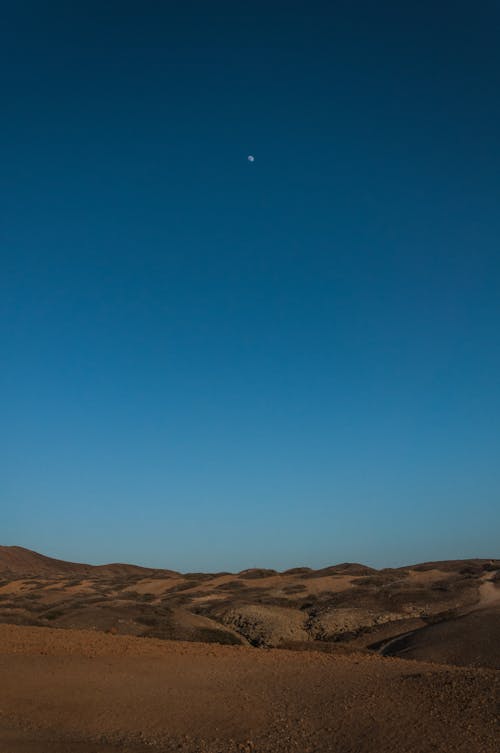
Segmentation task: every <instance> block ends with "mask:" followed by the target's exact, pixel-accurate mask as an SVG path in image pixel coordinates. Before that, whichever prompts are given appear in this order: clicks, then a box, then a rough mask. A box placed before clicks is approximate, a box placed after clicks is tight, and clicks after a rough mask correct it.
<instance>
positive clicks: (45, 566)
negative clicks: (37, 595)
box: [0, 546, 172, 578]
mask: <svg viewBox="0 0 500 753" xmlns="http://www.w3.org/2000/svg"><path fill="white" fill-rule="evenodd" d="M162 572H164V573H172V571H171V570H155V569H153V568H148V567H140V566H139V565H126V564H122V563H111V564H109V565H87V564H83V563H80V562H66V561H65V560H58V559H54V558H53V557H46V556H45V555H44V554H39V553H38V552H33V551H31V549H25V548H24V547H22V546H0V574H2V575H4V576H9V577H18V578H21V577H27V576H33V575H34V576H43V577H50V576H58V575H66V576H76V575H78V576H81V577H83V576H86V575H94V576H95V575H99V574H101V573H102V575H117V576H128V575H139V576H144V577H147V576H148V575H153V574H160V573H162Z"/></svg>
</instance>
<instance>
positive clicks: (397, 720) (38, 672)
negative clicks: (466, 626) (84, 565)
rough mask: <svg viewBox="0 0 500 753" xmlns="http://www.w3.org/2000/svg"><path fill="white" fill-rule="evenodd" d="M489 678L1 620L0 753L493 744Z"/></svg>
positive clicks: (342, 752) (416, 748) (490, 751)
mask: <svg viewBox="0 0 500 753" xmlns="http://www.w3.org/2000/svg"><path fill="white" fill-rule="evenodd" d="M499 700H500V677H499V675H498V673H495V672H492V671H488V670H469V669H458V668H450V667H443V666H440V665H432V664H424V663H419V662H408V661H401V660H398V659H384V658H381V657H379V656H373V657H371V656H365V655H361V654H359V655H356V654H355V655H352V656H331V655H324V654H319V653H314V652H291V651H277V650H257V649H252V648H246V647H232V646H231V647H229V646H228V647H225V646H217V645H214V644H212V645H208V644H193V643H190V644H188V643H179V642H167V641H156V640H148V639H143V638H132V637H128V636H111V635H105V634H102V633H95V632H86V631H72V630H64V631H63V630H53V629H49V628H28V627H18V626H12V625H0V753H112V751H114V752H115V753H118V752H120V753H136V752H137V753H139V751H141V752H142V751H152V752H153V753H159V752H160V751H163V752H164V753H167V752H168V753H169V752H170V751H184V753H202V752H203V753H235V752H236V751H246V753H250V752H251V753H259V752H260V753H285V752H286V753H292V752H293V751H296V752H297V753H307V752H308V751H309V753H313V752H314V753H430V752H431V751H433V752H434V753H435V752H436V751H439V752H441V753H445V752H446V753H448V752H449V753H461V752H463V753H498V750H499V749H500V728H499V724H498V716H497V714H498V703H499Z"/></svg>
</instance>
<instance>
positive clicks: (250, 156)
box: [247, 154, 255, 162]
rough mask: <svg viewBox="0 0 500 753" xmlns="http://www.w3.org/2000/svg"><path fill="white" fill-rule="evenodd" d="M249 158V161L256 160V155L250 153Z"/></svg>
mask: <svg viewBox="0 0 500 753" xmlns="http://www.w3.org/2000/svg"><path fill="white" fill-rule="evenodd" d="M247 160H248V161H249V162H255V157H254V156H253V154H249V155H248V157H247Z"/></svg>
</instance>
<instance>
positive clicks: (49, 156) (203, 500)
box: [0, 1, 500, 570]
mask: <svg viewBox="0 0 500 753" xmlns="http://www.w3.org/2000/svg"><path fill="white" fill-rule="evenodd" d="M4 6H5V7H4V8H3V9H2V11H1V15H2V23H1V24H0V26H1V31H0V50H1V52H0V55H1V57H2V61H1V63H2V64H1V66H0V83H1V91H2V104H1V105H0V107H1V113H2V117H1V119H0V134H1V139H0V157H1V166H2V169H1V171H0V191H1V197H2V201H1V207H0V250H1V274H0V344H1V352H2V364H3V365H2V369H1V373H0V388H1V395H2V404H3V408H2V422H1V425H2V428H1V430H0V456H1V458H2V459H1V461H0V463H1V473H0V494H1V508H0V537H1V543H4V544H19V545H23V546H27V547H29V548H33V549H36V550H39V551H42V552H44V553H47V554H50V555H52V556H59V557H63V558H67V559H74V560H82V561H89V562H105V561H116V560H121V561H133V562H137V563H142V564H147V565H154V566H164V567H171V568H176V569H181V570H221V569H228V570H238V569H242V568H245V567H250V566H269V567H277V568H286V567H291V566H296V565H302V564H307V565H311V566H317V567H318V566H323V565H326V564H330V563H335V562H340V561H346V560H348V561H362V562H365V563H367V564H373V565H375V566H390V565H398V564H405V563H406V564H407V563H410V562H416V561H423V560H427V559H447V558H461V557H474V556H481V557H489V556H498V539H499V536H498V534H499V528H500V504H499V502H500V500H499V490H500V463H499V462H498V459H499V450H500V438H499V432H498V426H499V425H500V390H499V374H500V347H499V346H500V335H499V332H500V303H499V301H500V297H499V293H500V261H499V251H500V249H499V238H500V211H499V209H498V207H499V200H500V186H499V177H498V176H499V175H500V137H499V133H500V127H499V126H500V122H499V121H500V100H499V98H498V91H499V88H500V45H499V32H500V11H499V9H498V5H497V4H495V3H493V2H485V3H482V4H481V6H480V7H479V8H473V7H472V6H471V5H470V3H440V4H438V6H436V4H435V3H430V2H424V3H419V4H418V5H417V4H408V3H404V4H402V3H396V2H394V3H389V2H382V3H372V2H365V1H362V2H360V3H356V4H353V3H348V2H329V3H326V2H308V3H305V2H301V3H294V2H291V3H290V2H289V3H281V2H266V3H261V2H252V3H221V2H214V3H211V4H208V3H201V2H183V3H164V4H162V3H153V2H145V3H131V2H121V3H118V2H108V3H93V2H86V3H85V4H84V3H72V4H70V5H68V4H67V3H57V2H53V3H46V4H44V5H43V7H42V6H41V5H40V3H36V2H25V3H23V4H22V7H21V4H16V3H15V4H11V5H10V6H9V7H8V6H7V5H5V4H4ZM249 154H253V155H255V162H254V163H249V162H248V160H247V156H248V155H249Z"/></svg>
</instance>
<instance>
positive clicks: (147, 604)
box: [0, 547, 500, 667]
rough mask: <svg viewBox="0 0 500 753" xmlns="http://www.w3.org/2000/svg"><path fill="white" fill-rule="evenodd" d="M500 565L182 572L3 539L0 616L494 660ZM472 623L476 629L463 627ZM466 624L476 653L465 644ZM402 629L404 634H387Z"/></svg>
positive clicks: (267, 643)
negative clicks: (80, 559) (76, 556)
mask: <svg viewBox="0 0 500 753" xmlns="http://www.w3.org/2000/svg"><path fill="white" fill-rule="evenodd" d="M498 571H500V560H469V561H455V562H434V563H424V564H420V565H413V566H408V567H404V568H398V569H385V570H380V571H377V570H374V569H373V568H370V567H366V566H364V565H359V564H352V563H346V564H339V565H334V566H331V567H327V568H324V569H322V570H311V569H309V568H306V567H302V568H294V569H292V570H288V571H286V572H281V573H279V572H276V571H275V570H264V569H253V570H245V571H243V572H240V573H236V574H232V573H216V574H207V573H185V574H181V573H177V572H174V571H172V570H153V569H147V568H141V567H137V566H134V565H123V564H111V565H103V566H91V565H85V564H78V563H70V562H63V561H60V560H55V559H51V558H48V557H44V556H43V555H41V554H37V553H35V552H31V551H29V550H26V549H22V548H21V547H0V622H4V623H10V624H18V625H31V626H39V627H52V628H55V627H57V628H72V629H87V630H88V629H90V630H100V631H105V632H110V633H113V634H121V635H135V636H141V637H147V638H160V639H171V640H172V639H173V640H183V641H202V642H209V643H213V642H215V643H221V644H238V645H250V646H255V647H264V648H270V647H280V648H294V649H301V648H306V649H312V648H314V649H318V650H322V651H333V650H335V651H338V650H345V649H347V648H349V647H350V648H356V650H360V649H364V650H366V649H371V650H380V651H383V652H385V653H396V654H401V655H402V656H404V655H406V656H408V657H410V656H413V655H414V653H415V652H416V653H415V656H416V657H418V658H423V659H426V658H429V659H432V660H434V661H436V660H438V661H451V662H452V663H469V660H470V661H472V662H473V663H476V664H480V665H482V666H490V667H491V666H493V667H498V666H499V657H498V652H497V649H496V648H494V645H496V644H495V641H494V640H493V638H492V637H491V636H492V635H495V636H498V618H499V614H500V611H499V610H500V588H498V587H497V582H496V579H497V580H498V578H497V572H498ZM474 615H475V616H474ZM471 621H472V622H471ZM475 622H478V623H480V624H481V625H482V626H483V627H482V629H481V630H479V631H478V630H476V629H474V630H473V631H472V628H471V629H469V624H471V625H472V624H475ZM462 628H463V629H462ZM449 631H451V633H450V632H449ZM471 631H472V632H474V634H475V635H476V639H475V642H474V643H475V648H474V651H475V654H474V657H472V654H471V653H470V650H469V649H468V648H467V640H469V639H468V636H470V634H471ZM492 631H493V632H492ZM407 633H411V634H412V639H411V641H410V642H409V641H408V639H407V640H406V641H404V640H403V641H399V642H398V641H395V640H393V639H394V638H396V637H397V636H401V635H404V634H407ZM448 634H450V635H453V636H454V637H453V645H454V646H455V649H454V650H453V651H451V648H450V646H451V644H450V642H449V641H447V638H446V636H448ZM478 636H482V637H480V638H479V637H478ZM424 637H425V638H424ZM445 643H446V644H447V646H446V651H441V648H440V646H441V644H443V646H442V648H444V644H445ZM462 643H464V651H465V654H464V656H465V657H466V660H464V661H463V662H460V661H457V655H458V654H460V651H461V650H462V649H461V645H462ZM447 652H448V653H447ZM467 652H469V653H467ZM448 654H449V656H448Z"/></svg>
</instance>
